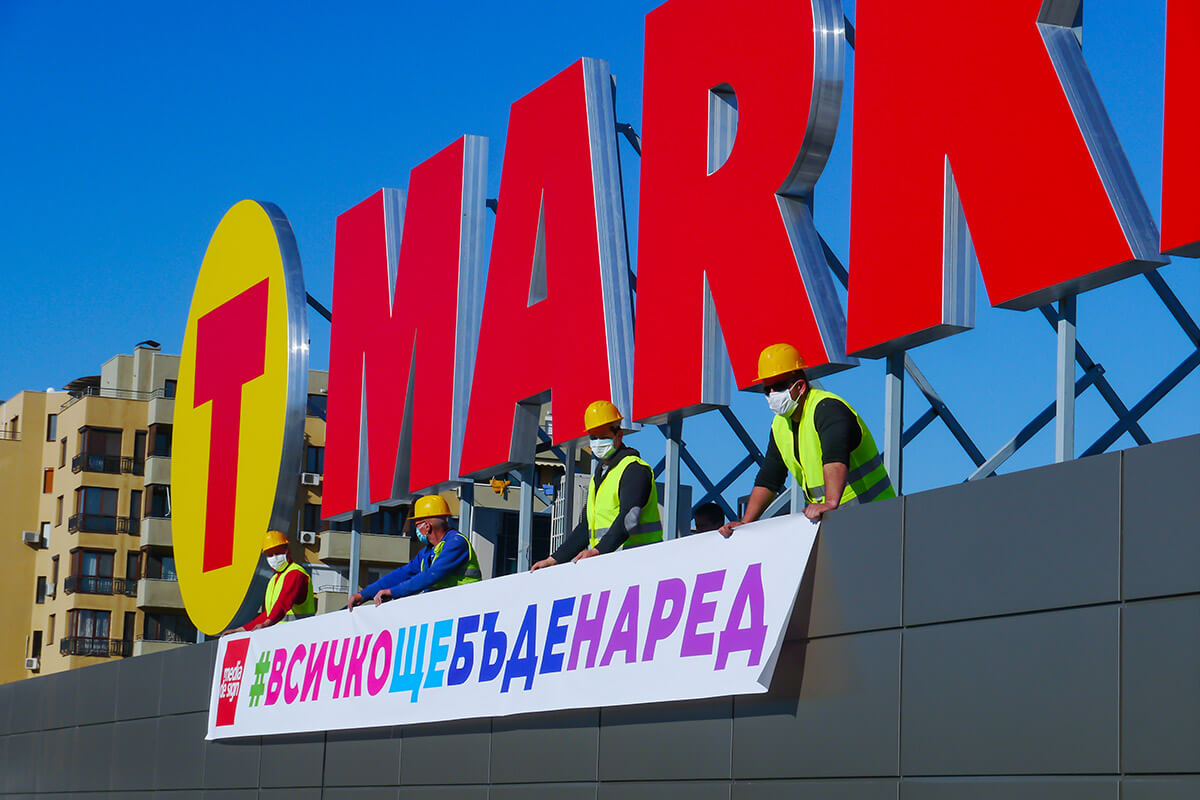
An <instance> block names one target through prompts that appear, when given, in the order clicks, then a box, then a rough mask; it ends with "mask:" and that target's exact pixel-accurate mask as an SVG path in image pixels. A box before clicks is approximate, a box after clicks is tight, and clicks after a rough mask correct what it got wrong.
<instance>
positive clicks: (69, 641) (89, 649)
mask: <svg viewBox="0 0 1200 800" xmlns="http://www.w3.org/2000/svg"><path fill="white" fill-rule="evenodd" d="M58 652H59V653H60V654H62V655H64V656H95V657H97V658H108V657H110V656H125V657H129V656H131V655H133V642H131V641H127V640H125V639H109V638H106V637H99V636H66V637H63V638H62V639H60V640H59V643H58Z"/></svg>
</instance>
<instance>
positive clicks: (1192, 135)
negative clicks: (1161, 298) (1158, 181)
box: [1162, 0, 1200, 258]
mask: <svg viewBox="0 0 1200 800" xmlns="http://www.w3.org/2000/svg"><path fill="white" fill-rule="evenodd" d="M1198 77H1200V3H1197V2H1196V0H1168V2H1167V67H1166V97H1165V100H1164V103H1163V175H1162V251H1163V252H1164V253H1171V254H1173V255H1181V256H1188V257H1191V258H1196V257H1200V196H1197V193H1196V188H1197V187H1198V186H1200V147H1198V146H1197V143H1198V142H1200V85H1198V84H1197V78H1198Z"/></svg>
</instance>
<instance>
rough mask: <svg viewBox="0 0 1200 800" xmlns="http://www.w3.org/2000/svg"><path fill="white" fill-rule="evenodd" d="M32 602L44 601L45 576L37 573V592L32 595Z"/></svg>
mask: <svg viewBox="0 0 1200 800" xmlns="http://www.w3.org/2000/svg"><path fill="white" fill-rule="evenodd" d="M34 602H35V603H39V604H41V603H44V602H46V576H45V575H38V579H37V594H36V595H34Z"/></svg>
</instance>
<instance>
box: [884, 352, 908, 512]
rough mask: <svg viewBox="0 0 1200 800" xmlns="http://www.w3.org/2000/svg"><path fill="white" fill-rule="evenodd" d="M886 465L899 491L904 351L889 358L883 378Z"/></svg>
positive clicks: (901, 462) (902, 468) (902, 442)
mask: <svg viewBox="0 0 1200 800" xmlns="http://www.w3.org/2000/svg"><path fill="white" fill-rule="evenodd" d="M883 466H884V469H885V470H887V474H888V477H889V478H891V480H892V486H893V487H894V488H895V489H896V494H901V493H902V491H901V488H902V481H903V479H904V352H903V351H900V352H898V353H892V354H890V355H889V356H888V357H887V363H886V365H885V373H884V378H883Z"/></svg>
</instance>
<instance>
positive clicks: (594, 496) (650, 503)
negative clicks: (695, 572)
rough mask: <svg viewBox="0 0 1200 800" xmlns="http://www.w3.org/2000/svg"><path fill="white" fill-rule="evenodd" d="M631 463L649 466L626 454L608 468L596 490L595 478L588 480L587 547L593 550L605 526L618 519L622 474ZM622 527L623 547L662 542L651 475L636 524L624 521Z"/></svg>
mask: <svg viewBox="0 0 1200 800" xmlns="http://www.w3.org/2000/svg"><path fill="white" fill-rule="evenodd" d="M630 464H641V465H642V466H643V467H645V468H646V469H650V465H649V464H647V463H646V462H645V461H643V460H642V459H640V458H638V457H637V456H635V455H628V456H625V457H624V458H622V459H621V460H620V462H618V463H617V465H616V466H615V467H613V468H612V469H610V470H609V471H608V473H607V474H606V475H605V476H604V480H603V481H601V483H600V488H599V489H597V488H596V479H595V478H592V480H591V481H589V482H588V498H587V521H588V547H590V548H593V549H594V548H595V547H596V545H597V544H599V542H600V540H601V539H603V538H604V534H606V533H608V529H609V528H611V527H612V524H613V523H614V522H616V521H617V515H618V514H620V513H621V498H620V491H619V490H620V486H621V475H622V473H624V472H625V470H626V469H627V468H628V467H629V465H630ZM651 476H653V472H651ZM625 530H627V531H628V532H629V538H628V539H626V540H625V544H623V545H622V547H640V546H641V545H644V544H652V543H653V542H661V541H662V538H663V536H662V520H660V519H659V515H658V487H657V486H655V485H654V479H653V477H651V480H650V499H649V500H647V501H646V507H645V508H643V509H642V511H641V514H639V515H638V519H637V522H636V523H635V524H632V525H631V524H629V521H626V525H625Z"/></svg>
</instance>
